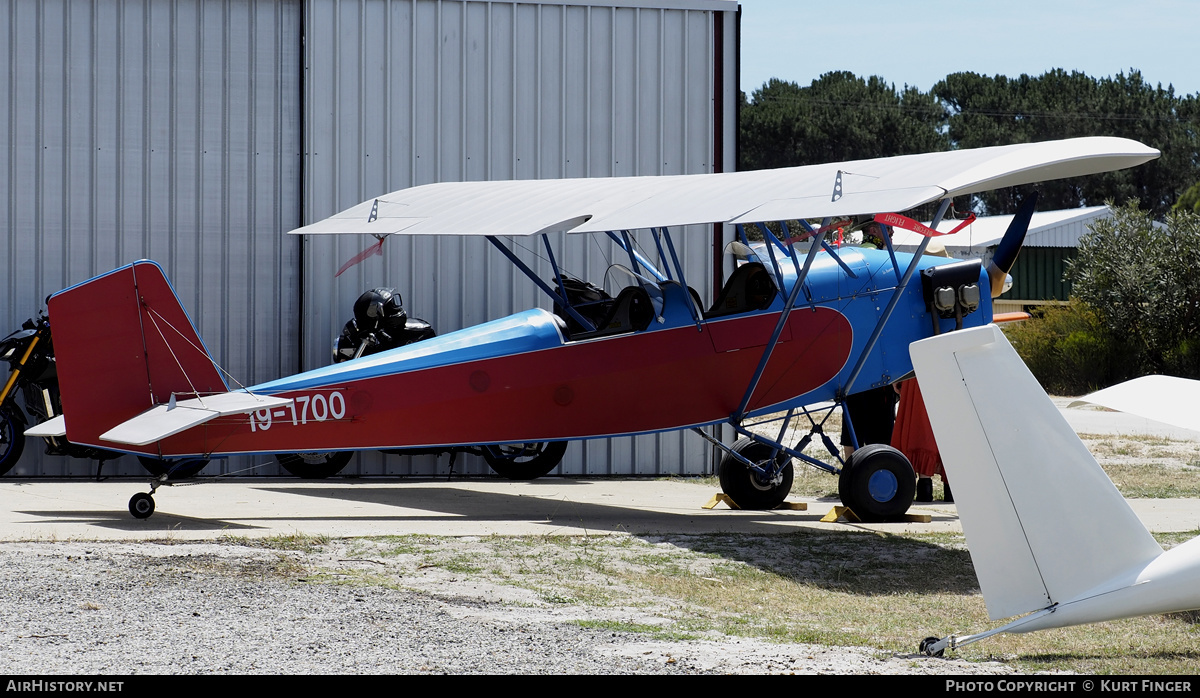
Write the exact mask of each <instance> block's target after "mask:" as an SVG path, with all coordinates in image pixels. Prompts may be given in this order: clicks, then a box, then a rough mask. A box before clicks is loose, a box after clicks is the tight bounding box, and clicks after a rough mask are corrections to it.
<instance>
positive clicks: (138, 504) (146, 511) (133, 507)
mask: <svg viewBox="0 0 1200 698" xmlns="http://www.w3.org/2000/svg"><path fill="white" fill-rule="evenodd" d="M129 513H130V514H133V518H135V519H148V518H150V515H151V514H153V513H154V497H151V496H150V495H148V494H146V493H145V492H138V493H137V494H135V495H133V496H132V497H130V498H129Z"/></svg>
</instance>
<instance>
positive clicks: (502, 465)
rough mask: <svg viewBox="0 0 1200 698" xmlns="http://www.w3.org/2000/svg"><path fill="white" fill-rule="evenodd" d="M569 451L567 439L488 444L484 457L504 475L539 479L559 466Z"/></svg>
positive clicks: (498, 472)
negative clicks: (498, 444) (499, 444)
mask: <svg viewBox="0 0 1200 698" xmlns="http://www.w3.org/2000/svg"><path fill="white" fill-rule="evenodd" d="M566 452H567V442H566V441H542V442H539V443H527V444H506V445H503V446H484V447H483V459H484V460H485V461H487V464H488V466H489V467H490V468H491V469H492V470H494V471H495V472H496V474H497V475H499V476H500V477H506V478H508V479H509V480H535V479H537V478H539V477H541V476H543V475H546V474H548V473H549V472H550V471H551V470H554V469H555V468H556V467H558V464H559V463H560V462H562V459H563V455H564V454H565V453H566Z"/></svg>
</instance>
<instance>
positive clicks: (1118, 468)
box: [1102, 464, 1200, 499]
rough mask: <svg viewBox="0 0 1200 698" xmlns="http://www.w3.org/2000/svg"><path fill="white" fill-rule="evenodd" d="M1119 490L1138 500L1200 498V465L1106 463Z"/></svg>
mask: <svg viewBox="0 0 1200 698" xmlns="http://www.w3.org/2000/svg"><path fill="white" fill-rule="evenodd" d="M1102 467H1103V468H1104V472H1105V473H1107V474H1108V477H1109V479H1110V480H1112V481H1113V484H1114V485H1116V486H1117V490H1119V491H1120V492H1121V494H1122V495H1123V496H1125V497H1132V498H1136V499H1177V498H1180V497H1200V468H1192V467H1182V468H1172V467H1166V466H1161V465H1120V464H1107V465H1103V466H1102Z"/></svg>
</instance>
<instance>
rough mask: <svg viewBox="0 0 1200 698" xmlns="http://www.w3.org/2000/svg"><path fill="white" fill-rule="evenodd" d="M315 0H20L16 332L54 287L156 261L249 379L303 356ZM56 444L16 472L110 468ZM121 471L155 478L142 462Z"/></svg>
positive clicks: (14, 83)
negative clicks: (306, 126) (306, 112)
mask: <svg viewBox="0 0 1200 698" xmlns="http://www.w3.org/2000/svg"><path fill="white" fill-rule="evenodd" d="M300 10H301V6H300V4H299V3H298V2H292V3H277V2H265V1H264V2H250V1H247V0H226V1H224V2H221V1H217V2H213V1H210V0H175V1H174V2H155V1H153V0H141V1H139V0H124V1H117V0H98V1H97V2H92V3H82V2H70V1H69V0H60V1H58V2H36V1H35V0H11V1H10V2H9V3H7V4H6V9H5V10H4V11H0V61H3V65H2V66H0V70H4V71H5V72H6V74H8V75H9V84H8V87H7V88H6V89H5V90H3V91H0V133H3V134H4V137H5V138H6V139H7V147H6V148H3V149H0V150H3V152H4V154H3V155H0V158H3V160H0V190H3V191H5V192H7V196H6V197H3V198H2V200H3V203H2V204H0V216H2V217H3V220H4V221H5V223H6V239H5V240H4V243H3V244H2V245H0V265H3V268H4V269H6V270H7V275H6V278H7V283H6V291H7V293H6V294H5V296H4V298H3V299H2V300H0V329H3V330H4V331H5V332H8V331H11V330H12V329H15V328H16V327H17V326H18V325H19V324H20V322H21V321H22V320H24V319H25V318H27V317H29V316H30V315H32V314H33V313H34V312H35V311H36V309H37V308H39V307H41V306H42V301H43V299H44V298H45V296H46V295H47V294H48V293H51V292H53V291H56V290H58V289H60V288H63V287H65V286H67V285H70V284H73V283H77V282H80V281H83V280H85V279H87V278H89V277H91V276H93V275H95V274H98V273H101V272H104V271H108V270H110V269H112V268H114V267H116V266H119V265H121V264H126V263H128V262H131V261H133V260H135V259H138V258H143V257H146V258H151V259H154V260H156V261H158V262H159V263H161V264H162V265H163V266H164V268H166V270H167V272H168V274H169V275H170V277H171V279H172V281H173V283H174V285H175V289H176V291H177V292H178V294H179V296H180V299H181V300H182V302H183V304H184V306H185V307H186V308H187V309H188V311H189V313H190V314H191V316H192V319H193V321H194V322H195V323H196V324H197V326H198V328H199V329H200V332H201V336H203V337H204V339H205V341H206V343H207V346H208V349H209V350H210V351H211V352H212V354H213V356H214V358H216V359H217V361H218V362H220V363H221V364H222V365H223V366H224V367H225V368H227V369H228V370H229V371H230V372H232V374H233V375H234V376H236V378H237V380H239V381H242V382H257V381H262V380H266V379H269V378H273V377H276V376H279V375H282V374H286V373H290V372H291V371H293V370H294V369H295V368H296V364H297V361H296V356H297V354H296V349H295V337H296V333H297V326H296V321H297V318H298V316H299V312H300V309H299V306H298V303H297V301H296V289H297V287H298V284H297V279H298V277H297V269H298V263H297V262H298V254H297V252H298V248H299V244H298V241H294V240H291V239H287V238H284V237H283V235H282V233H283V232H284V231H286V230H289V229H291V228H293V227H295V226H296V225H298V224H299V223H300V216H299V208H300V204H299V176H300V171H299V164H300V163H299V145H300V141H299V137H300V131H299V116H300V111H299V88H300V82H299V75H300V58H301V57H300V51H299V41H298V37H299V32H300V23H299V20H300ZM40 451H41V448H40V443H38V442H37V440H31V441H29V442H28V443H27V445H26V449H25V454H24V457H23V459H22V461H21V463H20V464H19V465H18V466H17V469H16V470H15V471H14V472H15V473H17V474H22V475H31V474H47V475H87V474H93V473H94V472H95V471H94V464H92V463H90V462H88V461H81V460H77V459H68V458H62V457H53V458H50V457H43V456H41V455H40ZM262 460H263V459H261V458H260V459H249V458H245V459H235V460H233V461H229V462H226V463H225V464H224V465H223V466H222V467H223V468H224V469H226V470H229V469H239V468H243V467H248V466H249V465H250V464H252V463H254V462H260V461H262ZM105 469H106V471H107V472H109V473H110V474H111V473H114V472H116V473H122V474H142V473H143V472H144V471H142V469H141V467H140V466H139V465H137V464H136V462H135V461H134V460H133V459H132V458H122V459H120V460H118V461H116V462H115V463H114V464H111V465H107V466H106V468H105ZM263 472H275V466H274V464H273V463H272V464H270V465H269V466H268V467H267V468H266V469H265V470H264V471H263Z"/></svg>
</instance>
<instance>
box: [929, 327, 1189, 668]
mask: <svg viewBox="0 0 1200 698" xmlns="http://www.w3.org/2000/svg"><path fill="white" fill-rule="evenodd" d="M910 352H911V354H912V359H913V366H914V368H915V369H916V373H917V378H918V380H920V381H921V392H922V394H923V395H924V396H925V404H926V408H927V410H928V412H929V417H930V422H931V424H932V425H933V430H934V435H935V436H936V438H937V443H938V447H939V449H940V450H941V454H942V460H943V462H944V464H945V468H946V473H947V476H948V478H949V480H950V482H952V483H953V486H954V496H955V501H956V502H957V504H958V511H959V517H960V519H961V521H962V527H963V532H964V533H965V534H966V538H967V544H968V546H969V548H970V551H971V559H972V561H973V562H974V565H975V572H976V575H977V576H978V578H979V586H980V589H981V590H982V591H983V596H984V600H985V602H986V603H987V608H988V614H989V616H991V618H992V619H998V618H1004V617H1008V616H1013V615H1018V614H1023V613H1029V612H1031V611H1032V612H1034V613H1032V614H1031V615H1028V616H1025V617H1023V618H1020V619H1018V620H1016V621H1014V622H1012V623H1010V624H1008V625H1006V626H1004V627H1003V628H998V629H997V630H994V631H990V632H988V633H984V634H981V635H977V636H969V637H968V638H960V639H958V641H957V643H956V644H964V643H965V642H967V641H974V640H975V639H982V638H983V637H985V636H987V635H991V634H994V633H995V632H1028V631H1030V630H1038V629H1042V628H1048V627H1059V626H1065V625H1076V624H1080V623H1091V622H1097V621H1103V620H1111V619H1115V618H1124V617H1129V616H1135V615H1144V614H1148V613H1168V612H1173V611H1182V610H1190V609H1195V608H1200V539H1197V540H1195V541H1192V542H1190V543H1188V544H1185V545H1182V546H1179V547H1177V548H1175V549H1172V550H1171V551H1168V552H1166V553H1164V552H1163V550H1162V548H1161V547H1160V546H1159V545H1158V543H1157V542H1155V540H1154V538H1153V537H1152V536H1151V535H1150V533H1149V532H1148V531H1147V530H1146V528H1145V526H1143V525H1142V523H1141V521H1140V520H1139V519H1138V518H1137V516H1136V515H1135V514H1134V513H1133V510H1132V509H1131V508H1130V507H1129V504H1128V503H1127V502H1126V501H1125V499H1124V498H1123V497H1122V496H1121V494H1120V493H1119V492H1118V491H1117V489H1116V487H1115V486H1114V485H1113V484H1112V481H1111V480H1109V479H1108V477H1107V476H1106V475H1105V474H1104V471H1103V470H1102V469H1101V468H1100V466H1099V464H1097V463H1096V460H1095V458H1093V457H1092V455H1091V453H1089V452H1088V450H1087V448H1086V447H1085V446H1084V445H1083V443H1082V442H1081V441H1080V440H1079V438H1078V437H1077V436H1076V435H1075V433H1074V431H1073V430H1072V429H1071V427H1070V425H1068V424H1067V422H1066V420H1065V419H1064V418H1063V417H1062V415H1061V414H1059V412H1058V409H1057V408H1056V407H1055V406H1054V404H1053V403H1052V402H1051V401H1050V399H1049V397H1048V396H1047V395H1046V394H1045V392H1044V391H1043V390H1042V388H1041V386H1040V385H1038V383H1037V380H1036V379H1035V378H1034V377H1033V375H1032V374H1031V373H1030V372H1029V370H1028V369H1027V368H1026V367H1025V364H1024V362H1022V360H1021V358H1020V357H1019V356H1018V355H1017V353H1016V351H1014V350H1013V348H1012V346H1011V345H1010V344H1009V343H1008V340H1007V339H1005V337H1004V335H1003V333H1002V332H1001V331H1000V330H999V328H997V327H996V326H995V325H989V326H986V327H980V328H975V329H970V330H963V331H959V332H951V333H948V334H944V335H941V336H938V337H933V338H930V339H926V340H922V341H920V342H915V343H913V344H912V346H911V347H910ZM941 642H942V644H941V647H945V646H946V644H945V643H946V642H947V641H946V640H943V641H941Z"/></svg>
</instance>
